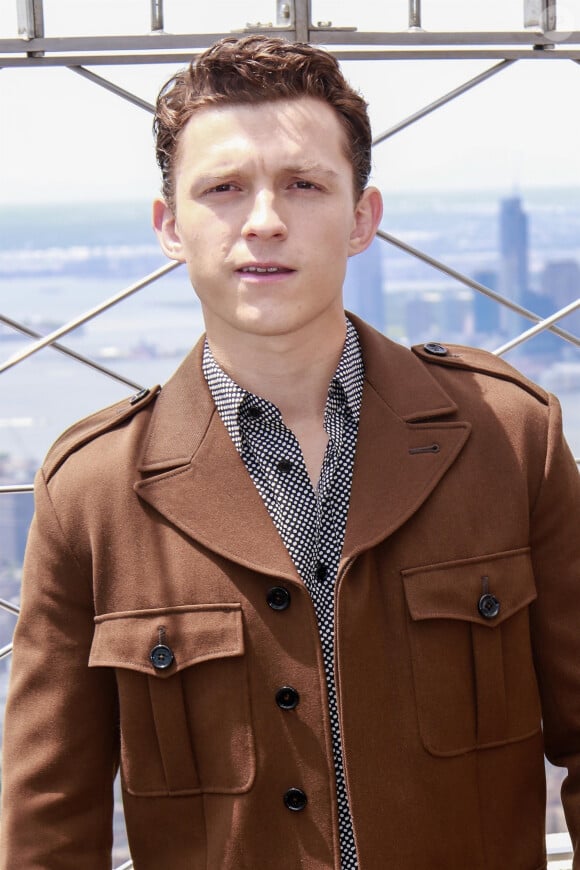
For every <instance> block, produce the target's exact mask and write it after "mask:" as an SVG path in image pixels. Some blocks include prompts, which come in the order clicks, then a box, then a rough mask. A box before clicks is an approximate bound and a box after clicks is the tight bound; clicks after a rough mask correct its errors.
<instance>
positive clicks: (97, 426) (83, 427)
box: [43, 385, 161, 481]
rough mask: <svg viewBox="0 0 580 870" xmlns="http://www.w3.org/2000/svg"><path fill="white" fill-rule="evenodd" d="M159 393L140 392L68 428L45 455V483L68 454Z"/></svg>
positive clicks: (156, 389) (130, 415)
mask: <svg viewBox="0 0 580 870" xmlns="http://www.w3.org/2000/svg"><path fill="white" fill-rule="evenodd" d="M160 389H161V387H160V386H159V385H156V386H154V387H152V388H151V389H144V390H139V392H138V393H135V395H134V396H130V397H129V398H127V399H122V400H121V401H120V402H116V403H115V404H114V405H109V406H108V407H107V408H103V409H102V410H100V411H96V412H95V413H94V414H90V415H89V416H88V417H84V418H83V419H82V420H79V421H78V422H76V423H73V425H72V426H69V428H68V429H67V430H66V431H65V432H63V434H62V435H61V436H60V437H59V438H58V440H57V441H55V443H54V444H53V445H52V447H51V448H50V450H49V451H48V453H47V455H46V458H45V460H44V463H43V469H44V473H45V476H46V480H47V481H48V480H49V479H50V478H51V477H52V475H53V474H54V473H55V471H56V470H57V469H58V468H60V466H61V465H62V463H63V462H64V461H65V459H67V457H68V456H70V454H71V453H73V452H74V451H75V450H78V449H79V447H82V446H83V445H84V444H88V442H89V441H93V440H94V439H95V438H97V437H98V436H99V435H102V434H103V433H104V432H108V431H109V430H110V429H114V428H115V426H118V425H119V423H123V422H124V421H125V420H128V419H129V418H130V417H133V416H134V415H135V414H137V413H138V412H139V411H141V410H142V409H143V408H145V407H146V406H147V405H148V404H149V403H150V402H152V401H153V399H154V398H155V397H156V396H157V394H158V393H159V391H160Z"/></svg>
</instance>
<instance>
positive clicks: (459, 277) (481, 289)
mask: <svg viewBox="0 0 580 870" xmlns="http://www.w3.org/2000/svg"><path fill="white" fill-rule="evenodd" d="M377 236H378V237H379V238H380V239H383V241H385V242H388V243H389V244H390V245H394V246H395V247H396V248H400V250H402V251H406V253H407V254H411V256H413V257H417V259H418V260H422V261H423V262H424V263H427V264H428V265H429V266H433V268H434V269H438V270H439V272H443V273H444V274H445V275H448V276H449V277H450V278H454V279H455V280H456V281H459V283H460V284H465V286H466V287H471V289H472V290H477V292H478V293H483V295H484V296H488V297H489V298H490V299H493V300H494V302H497V303H498V304H499V305H503V306H504V308H509V309H510V311H515V312H516V314H521V315H522V317H527V319H528V320H533V321H534V322H535V323H540V322H541V320H542V318H541V317H540V316H539V315H538V314H535V313H534V312H533V311H528V309H527V308H523V307H522V306H521V305H518V304H517V303H516V302H512V301H511V299H506V298H505V296H500V294H499V293H496V292H495V291H494V290H490V289H489V287H486V286H485V285H484V284H480V283H479V282H478V281H474V280H473V278H470V277H469V276H468V275H463V274H462V273H461V272H458V271H457V270H456V269H452V268H451V267H450V266H446V265H445V263H442V262H441V261H440V260H435V259H434V257H430V256H429V254H426V253H425V252H424V251H420V250H419V249H418V248H414V247H413V246H412V245H408V244H407V243H406V242H403V241H402V240H401V239H398V238H397V237H396V236H392V235H391V234H390V233H386V232H385V231H384V230H377ZM548 329H549V330H550V332H553V333H554V334H555V335H557V336H559V337H560V338H563V339H564V340H565V341H568V342H570V344H573V345H574V346H575V347H580V338H578V337H577V336H575V335H573V334H572V333H571V332H566V330H565V329H560V327H559V326H554V324H552V325H550V326H548Z"/></svg>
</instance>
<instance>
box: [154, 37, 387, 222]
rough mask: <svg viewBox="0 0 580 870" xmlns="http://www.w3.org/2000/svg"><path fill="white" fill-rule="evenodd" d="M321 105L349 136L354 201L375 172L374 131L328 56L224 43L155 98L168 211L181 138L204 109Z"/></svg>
mask: <svg viewBox="0 0 580 870" xmlns="http://www.w3.org/2000/svg"><path fill="white" fill-rule="evenodd" d="M303 96H308V97H315V98H317V99H321V100H324V101H325V102H326V103H328V105H329V106H331V108H332V109H334V111H335V112H336V114H337V117H338V120H339V121H340V124H341V125H342V128H343V130H344V132H345V134H346V143H345V144H346V147H345V154H346V156H347V158H348V159H349V161H350V163H351V164H352V168H353V177H354V190H355V198H356V199H358V197H359V196H360V194H361V193H362V191H363V190H364V189H365V187H366V186H367V183H368V179H369V174H370V170H371V127H370V121H369V117H368V113H367V103H366V102H365V100H364V99H363V97H362V96H361V95H360V94H359V93H357V91H355V90H354V89H353V88H352V87H351V86H350V85H349V84H348V82H347V81H346V79H345V78H344V76H343V74H342V72H341V70H340V67H339V65H338V63H337V61H336V60H335V59H334V58H333V57H332V55H330V54H328V52H326V51H324V50H322V49H319V48H316V47H314V46H311V45H309V44H307V43H299V42H298V43H291V42H287V41H286V40H284V39H281V38H278V37H269V36H256V35H252V36H245V37H242V38H237V37H226V38H225V39H221V40H220V41H219V42H216V43H215V44H214V45H213V46H211V48H209V49H207V50H206V51H204V52H203V53H202V54H200V55H199V57H198V58H197V59H195V60H193V61H192V62H191V63H190V65H189V67H187V68H186V69H183V70H181V71H180V72H178V73H177V74H176V75H174V76H172V78H170V79H169V81H168V82H166V84H165V85H164V86H163V88H162V89H161V92H160V93H159V96H158V98H157V105H156V110H155V120H154V122H153V132H154V134H155V146H156V156H157V162H158V164H159V167H160V169H161V175H162V180H163V186H162V192H163V196H164V199H165V201H166V202H167V204H168V205H169V206H170V207H171V208H172V209H174V207H175V164H176V160H177V152H178V146H179V134H180V133H181V131H182V130H183V128H184V127H185V125H186V124H187V122H188V121H189V119H190V118H191V116H192V115H193V114H194V113H195V112H197V111H199V110H200V109H203V108H207V107H211V106H223V105H234V104H236V103H246V104H247V103H265V102H273V101H275V100H287V99H295V98H298V97H303Z"/></svg>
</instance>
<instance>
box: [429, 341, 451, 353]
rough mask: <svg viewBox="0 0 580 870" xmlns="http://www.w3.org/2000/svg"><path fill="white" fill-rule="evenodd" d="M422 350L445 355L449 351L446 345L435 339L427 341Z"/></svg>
mask: <svg viewBox="0 0 580 870" xmlns="http://www.w3.org/2000/svg"><path fill="white" fill-rule="evenodd" d="M423 350H424V351H426V352H427V353H431V354H433V356H447V354H448V353H449V351H448V350H447V348H446V347H444V346H443V345H442V344H439V343H438V342H436V341H428V342H427V344H424V345H423Z"/></svg>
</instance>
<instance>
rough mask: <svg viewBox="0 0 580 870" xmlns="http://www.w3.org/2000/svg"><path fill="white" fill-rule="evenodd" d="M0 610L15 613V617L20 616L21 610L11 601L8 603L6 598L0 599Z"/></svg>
mask: <svg viewBox="0 0 580 870" xmlns="http://www.w3.org/2000/svg"><path fill="white" fill-rule="evenodd" d="M0 608H1V609H2V610H7V611H8V613H13V614H14V615H15V616H18V614H19V613H20V608H19V607H18V605H17V604H12V602H11V601H6V599H5V598H0Z"/></svg>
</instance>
